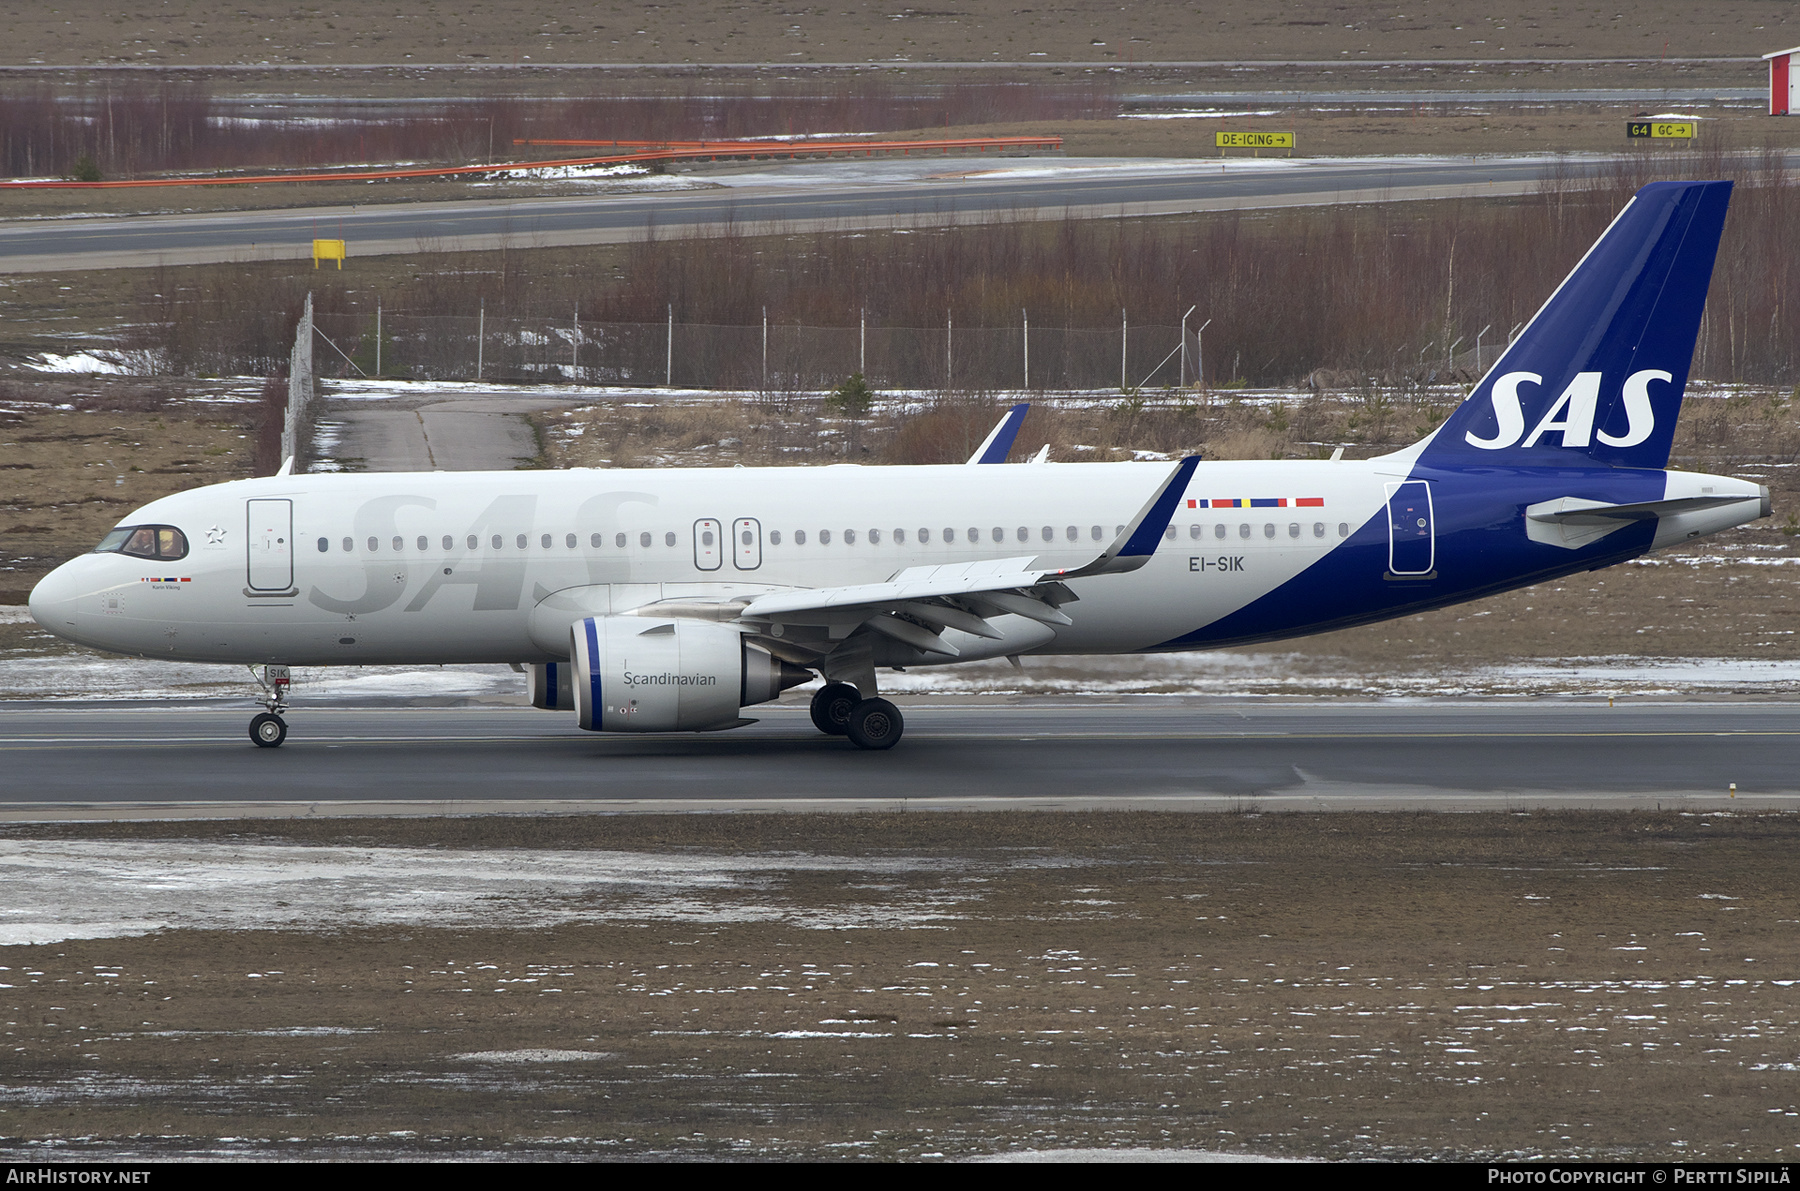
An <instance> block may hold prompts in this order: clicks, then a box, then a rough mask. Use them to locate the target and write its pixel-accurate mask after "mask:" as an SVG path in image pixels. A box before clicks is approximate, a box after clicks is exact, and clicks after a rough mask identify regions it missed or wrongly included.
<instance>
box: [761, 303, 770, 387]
mask: <svg viewBox="0 0 1800 1191" xmlns="http://www.w3.org/2000/svg"><path fill="white" fill-rule="evenodd" d="M762 391H763V392H764V393H765V394H766V393H768V391H769V308H768V307H767V306H764V307H763V383H762Z"/></svg>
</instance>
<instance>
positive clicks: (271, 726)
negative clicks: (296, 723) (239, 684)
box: [250, 666, 289, 749]
mask: <svg viewBox="0 0 1800 1191" xmlns="http://www.w3.org/2000/svg"><path fill="white" fill-rule="evenodd" d="M250 676H251V677H252V678H254V679H256V684H257V685H258V686H260V687H262V690H263V693H262V698H261V699H258V700H257V702H259V703H261V704H262V705H263V706H264V707H266V708H268V710H267V711H264V712H261V713H259V714H257V715H254V716H252V717H250V739H251V741H253V742H254V743H255V745H256V747H257V748H259V749H278V748H280V747H281V742H282V741H284V740H286V739H287V721H286V720H284V719H282V718H281V713H282V712H284V711H286V710H287V709H288V708H287V693H288V685H289V676H288V668H287V667H286V666H264V667H263V672H262V673H261V674H258V673H257V672H256V667H255V666H252V667H250Z"/></svg>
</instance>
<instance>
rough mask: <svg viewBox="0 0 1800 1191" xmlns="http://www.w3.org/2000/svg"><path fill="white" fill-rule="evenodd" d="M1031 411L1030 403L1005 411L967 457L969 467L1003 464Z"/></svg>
mask: <svg viewBox="0 0 1800 1191" xmlns="http://www.w3.org/2000/svg"><path fill="white" fill-rule="evenodd" d="M1030 409H1031V403H1030V402H1028V401H1026V402H1021V403H1019V404H1018V405H1015V406H1013V407H1012V408H1011V409H1009V410H1007V411H1006V416H1005V417H1003V418H1001V419H1000V421H999V422H998V423H996V424H995V426H994V428H993V429H992V430H990V431H988V436H987V437H986V438H984V439H982V440H981V445H980V446H978V447H976V448H975V453H974V454H973V455H970V456H969V463H970V464H971V465H973V464H977V463H1005V462H1006V456H1007V455H1008V454H1009V453H1011V451H1012V446H1013V440H1014V439H1015V438H1018V437H1019V427H1020V426H1023V425H1024V424H1025V415H1026V413H1028V412H1029V411H1030Z"/></svg>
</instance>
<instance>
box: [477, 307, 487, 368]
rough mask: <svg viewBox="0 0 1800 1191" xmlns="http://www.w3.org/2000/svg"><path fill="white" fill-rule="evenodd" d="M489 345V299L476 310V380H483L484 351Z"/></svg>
mask: <svg viewBox="0 0 1800 1191" xmlns="http://www.w3.org/2000/svg"><path fill="white" fill-rule="evenodd" d="M486 345H487V299H486V298H483V299H481V305H479V306H477V307H476V308H475V379H476V380H480V379H481V364H482V349H483V348H484V347H485V346H486Z"/></svg>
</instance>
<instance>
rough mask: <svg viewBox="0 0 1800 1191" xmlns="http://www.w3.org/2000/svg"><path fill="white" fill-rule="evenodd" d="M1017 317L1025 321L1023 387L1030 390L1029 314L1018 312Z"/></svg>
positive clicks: (1028, 312) (1027, 311)
mask: <svg viewBox="0 0 1800 1191" xmlns="http://www.w3.org/2000/svg"><path fill="white" fill-rule="evenodd" d="M1019 317H1020V318H1022V319H1024V320H1025V387H1026V388H1027V389H1029V388H1031V312H1030V311H1029V310H1021V311H1019Z"/></svg>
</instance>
